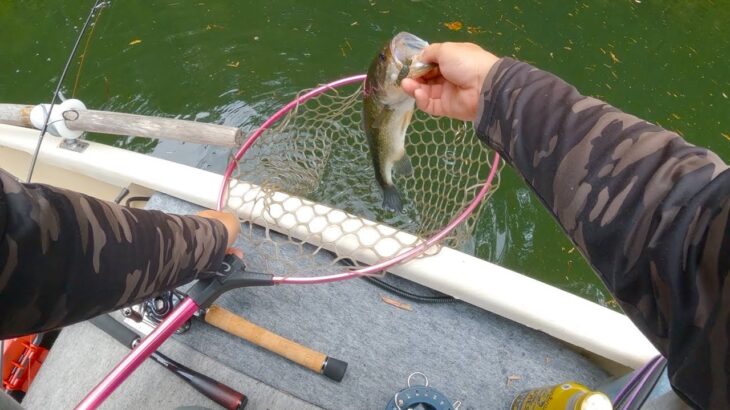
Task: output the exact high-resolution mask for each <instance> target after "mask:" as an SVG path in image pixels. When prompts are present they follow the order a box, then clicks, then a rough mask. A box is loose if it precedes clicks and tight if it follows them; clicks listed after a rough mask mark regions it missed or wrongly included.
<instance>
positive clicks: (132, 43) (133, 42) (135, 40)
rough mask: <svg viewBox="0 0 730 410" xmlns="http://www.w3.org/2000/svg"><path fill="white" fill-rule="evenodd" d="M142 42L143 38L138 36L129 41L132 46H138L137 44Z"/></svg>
mask: <svg viewBox="0 0 730 410" xmlns="http://www.w3.org/2000/svg"><path fill="white" fill-rule="evenodd" d="M141 42H142V40H140V39H138V38H135V39H134V40H132V41H130V42H129V45H130V46H136V45H137V44H139V43H141Z"/></svg>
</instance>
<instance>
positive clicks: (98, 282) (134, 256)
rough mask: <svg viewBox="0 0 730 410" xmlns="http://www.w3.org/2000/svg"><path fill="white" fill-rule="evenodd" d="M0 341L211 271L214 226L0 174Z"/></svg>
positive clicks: (222, 237) (220, 240)
mask: <svg viewBox="0 0 730 410" xmlns="http://www.w3.org/2000/svg"><path fill="white" fill-rule="evenodd" d="M0 185H1V189H0V312H2V314H0V338H7V337H12V336H16V335H21V334H27V333H35V332H39V331H44V330H49V329H53V328H58V327H61V326H65V325H68V324H71V323H75V322H79V321H81V320H85V319H88V318H91V317H94V316H97V315H99V314H101V313H103V312H108V311H111V310H113V309H116V308H119V307H121V306H124V305H129V304H131V303H134V302H138V301H140V300H142V299H144V298H147V297H149V296H151V295H154V294H155V293H158V292H160V291H162V290H166V289H172V288H174V287H177V286H179V285H182V284H184V283H186V282H189V281H191V280H193V279H195V278H196V277H198V276H199V275H200V274H202V273H204V272H206V271H209V270H212V269H217V267H218V266H219V265H220V263H221V262H222V260H223V256H224V253H225V249H226V244H227V235H228V234H227V232H226V230H225V228H224V226H223V224H221V223H220V222H218V221H212V220H210V219H206V218H201V217H196V216H175V215H167V214H164V213H162V212H158V211H145V210H141V209H131V208H126V207H123V206H120V205H117V204H113V203H109V202H105V201H100V200H97V199H94V198H91V197H88V196H85V195H81V194H78V193H75V192H70V191H65V190H61V189H56V188H53V187H50V186H47V185H41V184H28V185H24V184H20V183H18V182H17V181H15V179H14V178H13V177H12V176H11V175H9V174H7V173H5V172H4V171H2V170H0Z"/></svg>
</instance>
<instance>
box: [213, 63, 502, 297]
mask: <svg viewBox="0 0 730 410" xmlns="http://www.w3.org/2000/svg"><path fill="white" fill-rule="evenodd" d="M366 77H367V76H366V75H365V74H358V75H353V76H350V77H345V78H342V79H339V80H337V81H333V82H331V83H328V84H324V85H321V86H319V87H317V88H314V89H312V90H310V91H308V92H306V93H304V94H302V95H300V96H298V97H297V98H295V99H294V100H292V101H290V102H289V103H288V104H287V105H285V106H284V107H282V108H281V109H280V110H279V111H277V112H276V113H274V115H272V116H271V117H269V118H268V119H267V120H266V121H264V123H263V124H261V126H260V127H259V128H257V129H256V131H254V132H253V134H251V136H250V137H249V138H248V139H247V140H246V141H245V142H244V143H243V145H242V146H241V148H240V149H239V150H238V152H236V154H235V155H234V156H233V158H232V159H231V161H230V162H229V163H228V167H227V168H226V172H225V173H224V175H223V181H222V182H221V186H220V191H219V194H218V210H219V211H220V210H222V209H223V208H224V206H225V201H226V196H227V195H226V194H227V189H226V188H227V187H228V183H229V182H230V179H231V175H233V171H234V170H235V169H236V166H237V165H238V161H239V160H240V159H241V158H242V157H243V155H244V154H245V153H246V151H248V149H249V148H251V146H252V145H253V144H254V143H255V142H256V140H257V139H258V138H259V137H260V136H261V135H262V134H263V133H264V131H266V130H267V129H269V127H271V126H272V125H273V124H274V123H276V122H277V121H279V120H280V119H281V118H282V117H283V116H284V115H286V114H287V113H288V112H289V111H291V110H292V109H294V108H296V107H297V106H298V105H299V104H302V103H304V102H306V101H308V100H310V99H312V98H314V97H316V96H318V95H320V94H322V93H324V92H326V91H329V90H333V89H335V88H337V87H341V86H345V85H349V84H354V83H357V82H361V81H365V78H366ZM499 162H500V156H499V153H497V152H496V151H495V152H494V157H493V159H492V166H491V169H490V170H489V176H488V177H487V179H486V180H485V181H484V184H483V185H482V188H481V189H480V190H479V192H478V193H477V195H476V196H475V197H474V199H472V201H471V202H470V203H469V205H467V206H466V208H464V210H463V211H462V212H461V213H460V214H459V215H457V216H456V217H455V218H454V219H453V220H452V221H451V222H449V224H448V225H446V226H445V227H444V228H443V229H441V230H440V231H439V232H437V233H436V234H434V235H433V236H431V237H430V238H428V239H426V240H425V241H423V242H421V243H420V244H419V245H418V246H415V247H413V248H411V249H409V250H408V251H406V252H403V253H401V254H398V255H396V256H394V257H392V258H390V259H387V260H385V261H382V262H380V263H376V264H374V265H370V266H366V267H363V268H360V269H355V270H348V271H346V272H342V273H338V274H334V275H327V276H318V277H291V276H274V277H273V279H272V281H273V282H274V283H276V284H300V285H301V284H319V283H329V282H338V281H341V280H346V279H351V278H355V277H360V276H368V275H374V274H377V273H380V272H383V271H385V270H387V269H388V268H390V267H393V266H395V265H397V264H399V263H403V262H406V261H408V260H410V259H412V258H414V257H416V256H418V255H420V254H421V253H423V252H424V251H426V250H427V249H429V248H430V247H432V246H433V245H436V244H437V243H438V242H439V241H441V240H442V239H443V238H445V237H446V236H447V235H448V234H449V233H451V231H452V230H454V228H456V227H457V226H458V225H459V224H461V223H462V222H463V221H464V220H465V219H466V218H467V217H468V216H469V215H470V214H471V213H472V212H473V211H474V210H475V209H476V208H477V206H479V203H480V202H481V201H482V200H483V199H484V198H485V197H486V196H487V194H488V193H489V190H490V188H491V187H492V181H493V180H494V177H495V176H496V175H497V170H498V169H499Z"/></svg>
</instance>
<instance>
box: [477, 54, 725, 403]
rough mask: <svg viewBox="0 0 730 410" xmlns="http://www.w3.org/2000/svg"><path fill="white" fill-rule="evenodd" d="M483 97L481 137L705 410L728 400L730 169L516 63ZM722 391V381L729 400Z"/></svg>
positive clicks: (498, 72)
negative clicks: (555, 222)
mask: <svg viewBox="0 0 730 410" xmlns="http://www.w3.org/2000/svg"><path fill="white" fill-rule="evenodd" d="M482 97H483V104H482V106H481V107H480V110H479V112H478V118H477V121H476V122H475V126H476V127H477V131H478V134H479V135H480V137H481V138H484V140H485V142H487V143H488V144H489V145H491V146H492V147H494V148H495V149H497V150H498V151H499V152H500V153H501V154H503V155H504V157H505V159H506V160H507V162H509V163H510V164H512V165H513V166H514V167H515V168H516V169H517V170H518V171H519V173H520V174H521V175H522V176H523V177H524V179H525V180H526V182H527V183H528V184H529V185H530V186H531V187H532V188H533V189H534V191H535V192H536V193H537V195H538V197H539V198H540V200H541V201H542V202H543V203H544V204H545V205H546V207H547V208H548V209H549V210H550V211H551V212H552V214H553V215H554V216H555V217H556V218H557V220H558V222H559V223H560V225H561V226H562V227H563V229H565V231H566V232H567V233H568V234H569V235H570V237H571V238H572V239H573V241H574V242H575V244H576V245H577V246H578V248H579V249H580V250H581V252H582V253H583V255H584V256H585V257H586V258H587V259H588V261H589V262H590V263H591V265H592V266H593V267H594V268H595V269H596V270H597V272H598V273H599V274H600V276H601V278H602V279H603V281H604V282H605V283H606V285H607V286H608V288H609V289H610V290H611V291H612V293H613V294H614V295H615V296H616V298H617V300H618V301H619V302H620V304H621V306H622V308H623V309H624V311H625V312H626V313H627V314H628V315H629V316H630V317H631V319H632V320H633V321H634V323H636V324H637V325H638V326H639V327H640V328H641V330H642V331H643V332H644V333H645V334H646V335H647V336H648V337H649V338H650V339H651V340H652V342H653V343H654V344H655V345H656V346H657V348H658V349H659V350H660V351H661V352H662V353H663V354H664V355H666V356H667V357H668V358H669V361H670V364H669V368H670V374H671V376H672V380H673V382H674V383H675V386H678V387H679V388H680V390H682V393H683V394H685V395H687V396H690V398H691V400H692V401H694V402H695V403H697V404H700V405H704V404H708V403H711V402H712V401H713V400H723V399H718V397H720V395H726V394H727V382H726V378H727V373H726V370H725V369H726V367H724V364H722V363H724V360H725V359H724V358H725V356H726V353H727V348H728V335H727V331H726V330H724V329H726V326H727V325H728V323H730V309H729V308H728V306H730V286H728V285H727V282H725V279H726V277H727V274H728V270H729V269H730V256H729V255H730V232H729V231H730V229H729V227H730V225H729V221H728V213H729V212H730V171H729V170H728V167H727V165H726V164H724V163H723V161H722V160H720V158H718V157H717V156H716V155H715V154H713V153H712V152H710V151H708V150H706V149H703V148H699V147H695V146H693V145H690V144H688V143H687V142H686V141H684V140H683V139H682V138H681V137H680V136H679V135H677V134H676V133H673V132H670V131H667V130H664V129H662V128H661V127H658V126H656V125H653V124H650V123H648V122H646V121H643V120H641V119H639V118H636V117H634V116H631V115H629V114H625V113H623V112H621V111H620V110H618V109H616V108H614V107H612V106H610V105H608V104H606V103H604V102H601V101H599V100H596V99H594V98H590V97H584V96H582V95H581V94H580V93H578V92H577V91H576V89H575V88H574V87H572V86H570V85H568V84H566V83H565V82H563V81H562V80H560V79H559V78H557V77H555V76H553V75H552V74H549V73H547V72H544V71H541V70H538V69H535V68H534V67H531V66H529V65H527V64H524V63H518V62H516V61H514V60H511V59H502V60H501V61H500V62H499V63H498V65H497V66H495V67H494V68H493V69H492V70H491V71H490V74H489V75H488V77H487V80H486V81H485V86H484V89H483V95H482ZM720 358H722V359H720ZM718 360H721V361H722V363H717V362H716V361H718ZM713 381H715V382H716V381H722V382H721V384H723V385H724V387H723V391H722V392H717V387H716V386H715V387H712V386H711V383H712V382H713ZM702 384H706V385H705V386H704V387H697V386H699V385H702ZM713 389H714V390H713ZM711 390H712V392H711V393H710V391H711ZM724 400H727V396H725V397H724Z"/></svg>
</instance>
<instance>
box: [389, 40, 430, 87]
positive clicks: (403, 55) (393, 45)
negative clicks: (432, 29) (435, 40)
mask: <svg viewBox="0 0 730 410" xmlns="http://www.w3.org/2000/svg"><path fill="white" fill-rule="evenodd" d="M427 46H428V42H426V41H425V40H422V39H420V38H418V37H416V36H414V35H413V34H411V33H406V32H400V33H398V34H397V35H396V36H395V37H393V39H392V40H391V41H390V54H391V55H392V56H393V60H394V61H395V64H396V66H397V67H398V68H399V70H401V74H400V75H399V76H398V77H399V79H400V80H402V79H403V78H406V77H407V78H418V77H421V76H423V75H424V74H426V73H427V72H429V71H431V70H432V69H433V68H434V67H435V66H434V65H433V64H427V63H423V62H421V61H419V56H420V55H421V52H422V51H423V49H424V48H426V47H427Z"/></svg>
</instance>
